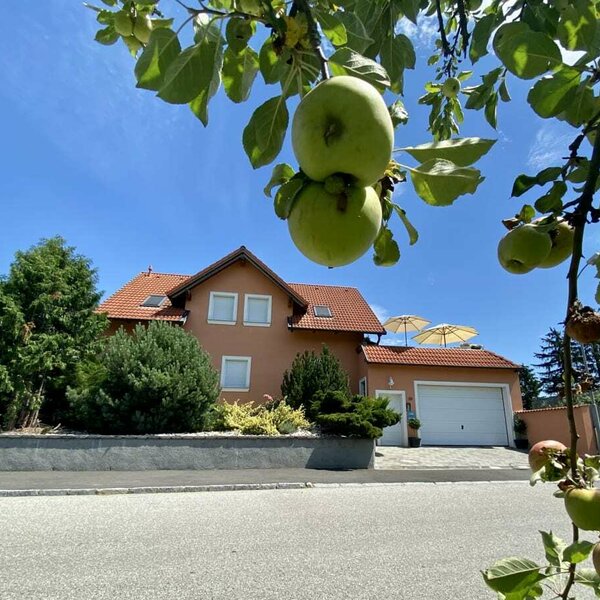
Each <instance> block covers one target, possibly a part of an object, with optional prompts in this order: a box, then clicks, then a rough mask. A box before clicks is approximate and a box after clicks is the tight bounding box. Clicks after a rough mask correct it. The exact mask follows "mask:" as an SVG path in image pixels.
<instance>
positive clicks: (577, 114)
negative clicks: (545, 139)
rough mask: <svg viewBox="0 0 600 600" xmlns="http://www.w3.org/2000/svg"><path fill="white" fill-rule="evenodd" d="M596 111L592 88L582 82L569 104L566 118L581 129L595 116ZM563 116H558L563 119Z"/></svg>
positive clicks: (565, 114)
mask: <svg viewBox="0 0 600 600" xmlns="http://www.w3.org/2000/svg"><path fill="white" fill-rule="evenodd" d="M596 110H597V108H596V101H595V98H594V93H593V91H592V88H591V87H590V86H589V85H588V84H587V83H586V82H582V83H581V84H580V85H579V87H578V88H577V91H576V92H575V94H574V96H573V98H572V100H571V102H570V103H569V105H568V107H567V109H566V111H565V113H564V117H565V118H566V120H567V122H568V123H570V124H571V125H573V127H580V126H581V125H583V124H584V123H586V122H587V121H589V120H590V119H591V118H592V117H593V116H594V113H595V111H596ZM562 114H563V113H561V114H560V115H557V116H558V118H561V115H562Z"/></svg>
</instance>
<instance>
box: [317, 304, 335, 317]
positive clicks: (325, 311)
mask: <svg viewBox="0 0 600 600" xmlns="http://www.w3.org/2000/svg"><path fill="white" fill-rule="evenodd" d="M313 311H314V313H315V317H324V318H331V317H332V314H331V309H330V308H329V306H325V305H323V304H317V305H315V306H314V307H313Z"/></svg>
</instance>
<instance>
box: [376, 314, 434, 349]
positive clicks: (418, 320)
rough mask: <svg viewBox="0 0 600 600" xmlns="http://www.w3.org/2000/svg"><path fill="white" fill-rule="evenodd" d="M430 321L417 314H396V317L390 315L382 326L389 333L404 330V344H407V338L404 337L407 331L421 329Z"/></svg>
mask: <svg viewBox="0 0 600 600" xmlns="http://www.w3.org/2000/svg"><path fill="white" fill-rule="evenodd" d="M429 323H431V321H428V320H427V319H423V317H417V315H398V316H397V317H390V318H389V319H388V320H387V321H386V322H385V323H384V324H383V326H384V327H385V329H386V331H389V332H390V333H399V332H400V331H404V345H405V346H408V338H407V337H406V332H407V331H421V329H423V327H425V325H429Z"/></svg>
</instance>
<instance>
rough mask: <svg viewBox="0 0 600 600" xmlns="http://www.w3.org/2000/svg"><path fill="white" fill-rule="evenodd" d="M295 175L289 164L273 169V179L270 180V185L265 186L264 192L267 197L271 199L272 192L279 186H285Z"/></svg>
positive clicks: (281, 164)
mask: <svg viewBox="0 0 600 600" xmlns="http://www.w3.org/2000/svg"><path fill="white" fill-rule="evenodd" d="M294 175H295V171H294V169H293V168H292V166H291V165H288V164H287V163H279V164H278V165H275V166H274V167H273V172H272V173H271V179H269V183H267V185H266V186H265V189H264V190H263V191H264V192H265V196H268V197H269V198H270V197H271V192H272V191H273V188H274V187H276V186H278V185H283V184H284V183H285V182H286V181H289V180H290V179H291V178H292V177H293V176H294Z"/></svg>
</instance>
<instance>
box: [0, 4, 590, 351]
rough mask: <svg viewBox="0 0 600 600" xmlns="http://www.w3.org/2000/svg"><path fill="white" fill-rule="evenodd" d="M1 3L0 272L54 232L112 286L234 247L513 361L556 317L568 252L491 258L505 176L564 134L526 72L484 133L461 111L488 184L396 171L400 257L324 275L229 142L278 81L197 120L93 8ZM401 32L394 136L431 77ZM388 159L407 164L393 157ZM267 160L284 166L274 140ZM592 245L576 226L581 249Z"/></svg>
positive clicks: (383, 313)
mask: <svg viewBox="0 0 600 600" xmlns="http://www.w3.org/2000/svg"><path fill="white" fill-rule="evenodd" d="M11 4H12V6H11V10H10V13H11V19H10V26H7V27H5V28H4V31H3V35H2V36H1V37H0V115H2V117H1V122H2V137H1V142H0V143H1V144H2V146H1V147H2V162H1V163H0V171H1V175H2V176H1V177H0V201H1V203H2V220H1V221H0V236H1V237H0V239H1V242H0V273H6V272H7V270H8V267H9V265H10V262H11V260H12V257H13V255H14V252H15V251H16V250H18V249H25V248H27V247H29V246H31V245H32V244H34V243H36V242H37V241H38V240H39V239H40V238H43V237H49V236H53V235H56V234H60V235H62V236H64V237H65V238H66V239H67V240H68V242H69V243H70V244H72V245H74V246H76V247H77V249H78V250H79V251H80V252H81V253H83V254H85V255H86V256H88V257H90V258H91V259H92V260H93V263H94V265H95V267H96V268H97V269H98V272H99V278H100V288H101V289H102V290H105V292H106V293H112V292H113V291H115V290H116V289H117V288H118V287H120V286H121V285H122V284H123V283H125V282H126V281H127V280H128V279H130V278H131V277H133V276H134V275H135V274H137V273H138V272H139V271H142V270H145V269H146V268H147V267H148V265H152V266H153V268H154V270H155V271H162V272H171V273H194V272H196V271H198V270H200V269H201V268H203V267H204V266H206V265H207V264H209V263H211V262H213V261H214V260H217V259H218V258H220V257H221V256H223V255H224V254H226V253H228V252H230V251H231V250H233V249H235V248H237V247H239V246H240V245H242V244H244V245H246V246H247V247H248V248H249V249H250V250H251V251H252V252H254V253H255V254H256V255H257V256H258V257H259V258H261V259H262V260H263V261H265V262H266V263H267V264H268V265H269V266H270V267H271V268H272V269H273V270H275V271H276V272H277V273H278V274H279V275H280V276H282V277H283V278H284V279H286V280H287V281H292V282H308V283H323V284H333V285H349V286H356V287H358V288H359V289H360V290H361V291H362V293H363V295H364V296H365V298H366V299H367V301H368V302H369V303H370V304H371V305H372V306H373V308H374V309H375V311H376V312H377V314H378V315H379V316H380V317H381V318H386V317H388V316H390V315H394V314H417V315H421V316H423V317H426V318H428V319H429V320H431V322H432V324H436V323H440V322H447V323H457V324H464V325H471V326H473V327H475V328H476V329H478V331H479V332H480V335H479V336H478V337H477V338H474V339H473V342H477V343H481V344H483V345H484V346H485V347H486V348H488V349H490V350H493V351H495V352H498V353H500V354H503V355H505V356H507V357H508V358H510V359H512V360H514V361H517V362H526V363H531V362H532V361H533V353H534V352H536V351H537V350H538V348H539V340H540V337H541V336H543V335H544V334H545V333H546V332H547V330H548V329H549V327H551V326H555V325H556V324H557V323H558V322H559V321H560V320H561V319H562V318H563V316H564V312H565V302H566V300H565V298H566V281H565V276H566V270H567V268H566V264H563V265H561V266H560V267H558V268H555V269H551V270H537V271H534V272H532V273H530V274H529V275H526V276H514V275H510V274H508V273H506V272H504V271H503V270H502V269H501V267H500V266H499V264H498V262H497V259H496V246H497V243H498V240H499V239H500V237H501V236H502V235H503V233H504V228H503V226H502V224H501V222H500V221H501V219H503V218H506V217H510V216H512V215H513V214H514V213H515V212H517V211H518V210H519V209H520V206H521V204H520V203H519V201H518V200H516V199H512V200H511V199H510V198H509V196H510V190H511V188H512V181H513V179H514V177H515V176H516V175H518V174H519V173H523V172H526V173H529V174H534V173H535V172H537V170H538V169H539V168H542V167H544V166H549V165H550V164H551V163H552V162H553V161H556V160H558V159H560V157H561V156H563V155H564V154H565V150H566V147H567V145H568V143H569V141H570V140H571V139H572V138H573V137H574V134H573V133H572V132H570V131H569V129H568V128H566V127H563V126H561V125H559V124H555V123H551V122H550V121H543V120H542V119H539V118H537V117H536V116H535V115H534V114H533V113H532V111H531V110H530V109H528V107H526V106H525V105H524V98H525V96H526V94H527V90H528V88H529V85H530V84H528V83H527V82H520V81H517V80H515V79H514V78H513V79H512V80H511V81H510V84H511V85H510V86H509V87H510V88H511V93H512V95H513V102H512V103H510V104H508V105H506V104H505V105H502V106H501V107H500V112H499V130H498V131H497V132H494V130H492V129H491V128H490V127H489V126H488V125H486V124H485V123H484V121H483V120H482V118H481V115H480V114H479V113H474V112H472V111H468V112H467V114H466V124H465V126H464V128H463V130H462V132H461V133H462V134H463V135H480V136H482V137H493V138H497V139H498V143H497V144H496V145H495V147H494V148H493V149H492V151H491V152H490V154H489V155H488V156H487V157H485V158H484V159H483V160H481V161H480V163H479V165H478V166H479V168H481V170H482V171H483V173H484V175H485V176H486V181H485V182H484V183H483V184H482V185H481V186H480V187H479V190H478V192H477V193H476V195H469V196H465V197H463V198H461V199H459V200H458V201H457V202H456V203H455V205H454V206H453V207H449V208H434V207H430V206H427V205H425V204H424V203H423V202H422V201H421V200H420V199H419V198H418V197H417V196H416V195H415V193H414V192H413V190H412V188H411V186H410V184H406V185H403V186H399V187H400V188H401V189H399V190H398V192H397V195H396V201H397V202H398V203H399V204H401V205H402V206H403V208H404V209H405V210H406V211H407V213H408V215H409V217H410V219H411V220H412V222H413V223H414V225H415V226H416V227H417V229H418V230H419V232H420V236H421V238H420V240H419V242H418V243H417V244H416V245H415V246H413V247H409V246H408V241H407V239H406V236H405V234H404V231H403V229H402V227H401V225H400V224H399V223H397V222H396V223H395V225H394V228H395V232H396V238H397V240H398V241H399V243H400V245H401V252H402V257H401V260H400V262H399V263H398V265H396V266H395V267H392V268H387V269H383V268H376V267H375V266H374V265H373V263H372V260H371V255H370V253H369V254H367V255H365V256H364V257H363V258H362V259H361V260H359V261H358V262H356V263H354V264H353V265H350V266H348V267H343V268H339V269H333V270H328V269H326V268H324V267H320V266H318V265H315V264H313V263H311V262H309V261H308V260H307V259H305V258H304V257H303V256H302V255H300V254H299V252H298V251H297V250H296V249H295V247H294V246H293V244H292V242H291V240H290V238H289V236H288V233H287V226H286V224H285V223H284V222H283V221H280V220H279V219H277V217H276V216H275V214H274V212H273V209H272V203H271V201H270V200H269V199H267V198H266V197H265V196H264V195H263V192H262V189H263V187H264V185H265V183H266V181H267V180H268V179H269V176H270V168H268V167H267V168H263V169H259V170H258V171H253V170H252V168H251V166H250V164H249V162H248V160H247V158H246V156H245V154H244V152H243V149H242V145H241V135H242V131H243V128H244V126H245V124H246V122H247V121H248V119H249V118H250V115H251V113H252V111H253V109H254V108H255V107H256V106H257V105H258V104H259V103H261V102H262V101H263V100H264V99H266V98H269V97H271V96H273V95H276V93H277V90H276V88H274V87H271V88H270V89H269V88H265V86H264V85H263V83H262V80H257V82H256V84H255V89H254V90H253V92H252V95H251V97H250V100H249V101H248V102H247V103H245V104H241V105H235V104H233V103H232V102H230V101H229V100H228V99H227V98H226V97H225V95H224V94H223V92H222V91H221V92H220V93H219V95H218V96H217V97H216V98H215V99H214V100H213V102H212V104H211V106H210V109H209V112H210V124H209V127H208V128H207V129H204V128H203V127H202V125H201V123H200V122H199V121H197V120H196V119H195V117H194V116H193V115H192V114H191V112H189V110H187V108H186V107H181V106H172V105H167V104H164V103H163V102H162V101H160V100H158V99H156V98H155V97H154V96H153V94H152V93H151V92H147V91H143V90H137V89H136V88H135V80H134V76H133V66H134V61H133V59H132V58H131V57H130V56H129V54H128V53H127V51H126V49H125V47H124V46H123V45H122V44H121V43H119V44H117V45H115V46H111V47H108V48H107V47H104V46H100V45H99V44H97V43H96V42H94V41H93V36H94V33H95V30H96V23H95V20H94V16H93V14H92V13H91V12H90V11H89V10H87V9H85V8H84V7H83V6H82V5H81V4H80V3H78V2H73V1H72V0H54V2H52V3H49V2H43V3H40V2H38V1H35V0H20V1H19V2H12V3H11ZM164 4H165V10H167V8H169V10H171V8H170V5H171V4H172V5H173V6H175V3H174V2H173V3H171V2H169V1H168V0H167V1H166V2H164ZM167 5H169V7H168V6H167ZM408 33H409V34H410V35H411V36H412V37H413V38H414V42H415V44H416V45H417V49H418V54H419V67H420V69H419V70H418V71H417V72H415V71H413V72H407V76H406V83H405V88H406V98H405V102H406V106H407V109H408V111H409V114H410V122H409V125H408V126H405V127H400V128H399V129H398V130H397V134H396V146H398V147H401V146H405V145H414V144H418V143H423V142H427V141H430V139H429V137H428V134H427V132H426V126H425V122H426V121H425V119H426V117H427V113H426V111H425V110H424V109H423V107H419V106H418V105H417V102H416V100H417V98H418V97H419V96H420V95H421V94H422V93H423V92H422V85H423V82H424V81H425V80H427V79H430V78H432V77H433V75H434V74H433V72H432V71H427V69H428V67H426V66H425V63H426V58H427V56H428V55H429V52H428V49H427V45H428V41H429V40H430V35H431V33H432V29H431V27H430V26H429V25H428V24H427V23H425V24H423V26H422V27H420V29H419V30H415V28H409V29H408ZM481 62H482V66H481V68H482V69H483V68H485V66H486V63H485V61H481ZM465 68H468V67H465ZM482 72H483V71H482ZM472 81H473V82H475V81H476V80H475V79H473V80H472ZM477 81H478V78H477ZM290 108H292V107H290ZM398 160H399V161H400V162H402V161H406V162H407V163H408V164H412V163H411V162H410V159H409V157H407V156H406V155H404V156H402V155H401V154H399V155H398ZM278 161H286V162H290V163H292V164H294V163H295V161H294V157H293V155H292V152H291V148H290V144H289V139H286V143H285V146H284V150H283V153H282V155H281V156H280V157H279V159H278ZM533 199H534V198H531V200H533ZM598 242H600V236H599V235H598V233H597V232H594V231H591V232H590V235H588V241H587V246H586V248H585V250H586V252H587V254H588V255H590V254H591V253H593V252H594V251H596V250H597V249H598V248H597V246H598V245H600V244H599V243H598ZM594 288H595V280H594V279H593V277H592V273H591V272H590V273H589V274H587V273H586V275H584V276H583V277H582V280H581V297H582V298H583V300H584V301H586V302H587V303H589V304H592V302H593V294H594ZM387 337H388V338H389V341H391V342H392V343H394V342H395V343H397V342H398V338H394V337H392V336H387Z"/></svg>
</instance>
